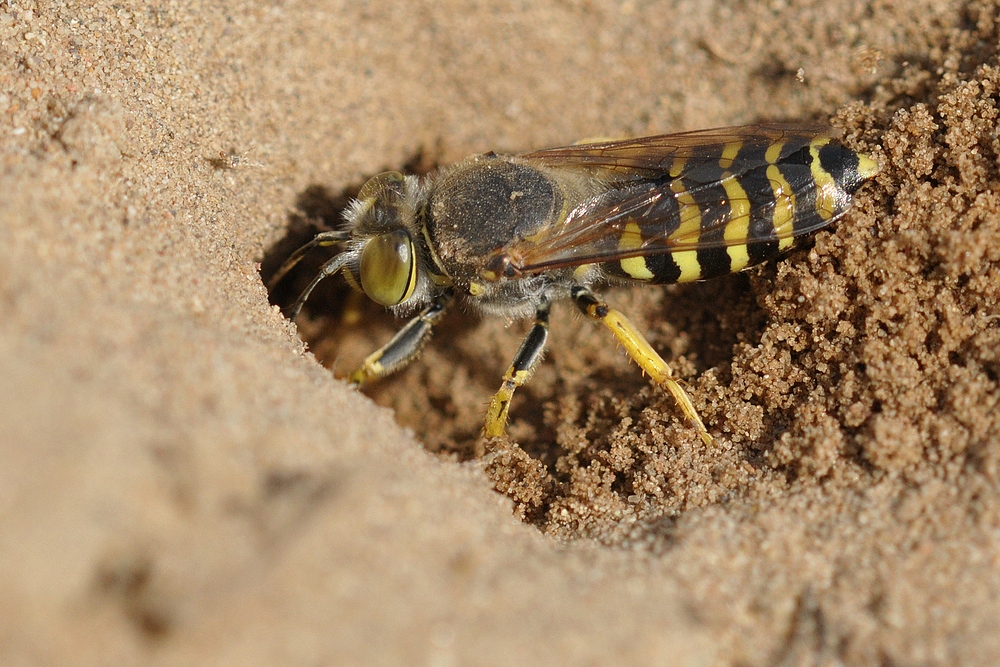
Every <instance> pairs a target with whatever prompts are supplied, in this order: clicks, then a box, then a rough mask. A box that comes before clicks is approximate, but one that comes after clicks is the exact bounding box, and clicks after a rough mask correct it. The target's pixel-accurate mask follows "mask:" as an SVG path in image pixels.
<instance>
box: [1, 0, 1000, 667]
mask: <svg viewBox="0 0 1000 667" xmlns="http://www.w3.org/2000/svg"><path fill="white" fill-rule="evenodd" d="M998 14H1000V3H997V2H995V1H988V0H973V1H967V2H959V1H948V0H940V1H938V0H910V1H908V2H878V1H868V2H863V1H860V0H831V1H829V2H822V3H817V2H811V1H809V0H781V1H773V2H763V1H762V2H735V3H725V2H705V1H702V0H697V1H696V0H676V1H674V2H641V1H636V2H633V1H626V2H601V1H597V0H595V1H593V2H588V1H576V0H564V1H561V2H557V1H553V2H522V3H501V2H495V3H490V2H452V1H444V2H412V3H389V2H386V3H381V2H371V3H369V2H334V1H332V0H331V1H320V0H314V1H306V0H288V1H285V2H180V1H177V0H162V1H160V0H156V1H154V2H149V3H137V2H130V1H126V0H121V1H119V2H114V3H112V2H105V1H103V0H98V1H96V2H83V3H75V2H19V1H15V0H11V1H10V2H6V3H4V4H3V5H2V6H0V160H2V163H0V662H2V663H3V664H5V665H18V664H24V665H29V664H53V665H56V664H59V665H66V664H77V665H107V664H162V665H182V664H183V665H189V664H199V665H215V664H218V665H223V664H225V665H231V664H243V665H283V664H289V665H301V664H316V665H325V664H329V665H340V664H343V665H361V664H428V665H477V664H483V665H501V664H521V665H535V664H538V665H541V664H631V665H835V664H852V665H946V664H963V665H990V664H997V663H998V662H1000V490H998V486H997V483H998V477H1000V417H998V416H997V403H998V398H1000V388H998V381H1000V355H998V349H1000V327H998V322H1000V305H998V303H1000V158H998V155H1000V139H998V135H997V124H998V101H1000V69H998V65H1000V62H998V34H1000V33H998ZM792 118H803V119H810V120H823V121H826V120H829V119H833V120H834V122H835V124H837V125H838V126H840V127H842V128H844V129H845V137H846V140H847V141H848V142H849V143H850V144H851V145H852V146H854V147H856V148H858V149H861V150H865V151H866V152H868V153H869V154H870V155H872V156H873V157H875V158H877V159H878V160H879V161H880V162H881V163H882V164H883V167H884V168H883V172H882V174H881V175H880V176H879V177H878V179H877V180H876V182H874V183H872V184H870V185H868V186H866V187H865V188H864V189H863V190H862V191H861V192H860V193H859V195H858V198H857V206H856V210H855V212H854V213H853V214H852V215H851V216H850V217H849V218H848V219H846V220H845V221H843V222H842V223H840V224H839V225H838V226H837V228H836V229H835V230H833V231H832V232H824V233H822V234H820V235H819V237H818V238H817V240H816V242H815V245H814V246H813V247H812V248H807V249H806V250H802V251H798V252H796V253H793V254H792V255H790V256H789V257H787V258H786V259H784V260H783V261H782V262H780V263H778V264H773V265H770V266H768V267H764V268H761V269H755V270H753V271H751V272H749V273H748V274H746V275H741V276H733V277H731V278H725V279H721V280H720V281H714V282H712V283H706V284H704V285H694V286H690V287H686V288H647V289H634V290H627V289H616V290H614V291H613V292H612V293H611V294H610V296H609V298H613V299H614V303H615V305H617V306H618V307H619V308H621V309H622V310H624V311H625V312H627V313H629V314H630V315H631V316H633V317H634V318H635V320H636V322H637V323H638V324H639V325H640V327H641V328H643V330H644V331H647V332H649V335H650V338H651V340H652V342H653V343H654V344H655V345H656V346H657V347H658V348H659V349H661V350H664V352H665V354H667V356H668V358H669V359H670V360H671V362H672V363H673V364H674V366H675V367H676V368H677V369H678V371H679V372H680V373H681V374H682V375H683V376H684V377H686V378H687V379H688V382H689V383H690V385H691V387H692V393H693V394H694V396H695V400H696V403H697V404H698V407H699V410H700V411H701V414H702V415H703V416H704V418H705V420H706V422H707V423H708V426H709V428H710V430H712V432H713V433H715V434H716V437H717V439H718V444H717V447H716V448H714V449H713V450H706V449H705V448H704V447H703V446H702V445H700V443H699V441H698V439H697V437H696V436H695V435H694V434H693V433H692V432H691V430H690V429H689V428H687V426H686V425H685V424H684V422H683V420H680V419H678V414H677V412H676V409H675V408H674V407H673V405H672V403H671V402H670V401H669V399H668V398H665V397H664V396H663V394H662V392H659V391H657V390H654V389H653V388H651V387H649V386H648V383H647V382H646V381H645V380H643V379H642V378H641V376H640V374H639V373H638V371H637V370H636V369H635V368H630V367H629V364H628V362H627V361H626V360H625V359H624V358H623V357H622V355H621V353H620V352H617V351H615V349H614V346H613V345H612V344H611V343H610V341H609V340H607V339H606V337H605V335H604V333H603V332H601V331H598V330H597V329H596V328H595V327H593V325H591V324H590V323H588V322H584V321H582V320H581V318H579V317H575V316H573V314H572V313H571V312H570V309H569V308H563V309H561V310H559V311H557V312H556V313H555V315H554V319H553V336H552V348H551V352H550V354H549V356H548V359H547V360H546V362H545V364H544V365H543V368H542V369H541V370H540V371H539V373H538V376H537V377H536V378H535V380H534V381H533V383H532V385H531V388H530V389H526V390H525V391H524V392H523V395H520V394H519V398H518V400H516V401H515V405H514V408H513V414H512V424H511V431H510V433H511V440H510V441H507V442H504V443H501V444H500V445H498V446H497V447H495V448H493V449H491V451H490V453H489V455H488V456H487V457H485V458H483V457H482V456H481V454H482V453H483V452H484V445H483V443H481V442H479V441H478V439H477V437H476V429H477V428H478V425H479V424H480V423H481V422H480V421H479V420H481V418H482V414H483V411H484V408H485V404H486V402H487V401H488V399H489V396H490V394H491V392H492V391H494V390H495V389H496V387H497V386H498V382H499V377H500V375H501V374H502V372H503V369H504V368H505V367H506V365H507V363H508V361H509V359H510V357H511V355H512V354H513V352H514V351H515V350H516V348H517V344H518V339H519V337H520V335H521V334H522V333H523V331H524V328H523V326H521V325H518V324H515V325H512V326H509V327H508V326H506V325H505V323H504V322H502V321H486V322H478V321H476V320H474V319H472V318H469V317H463V316H458V317H456V318H455V319H454V320H453V323H452V324H449V325H448V326H446V327H444V328H443V331H442V332H441V333H440V335H439V336H438V337H437V339H435V341H434V342H433V343H432V344H431V346H430V347H429V348H428V350H427V351H426V353H425V354H424V356H423V358H422V359H421V360H420V361H419V362H418V363H417V364H416V365H415V366H414V368H412V369H410V370H409V371H408V372H407V373H405V374H403V375H402V376H401V377H400V378H399V380H398V381H397V382H394V383H386V384H384V385H380V386H379V387H375V388H373V389H372V391H371V392H370V396H366V395H364V394H361V393H358V392H355V391H352V390H350V389H348V387H347V386H346V385H345V384H344V383H342V382H340V381H338V380H336V379H334V377H333V375H332V374H331V372H330V371H329V370H327V369H326V368H324V367H323V366H322V365H320V363H318V361H317V358H316V357H314V356H313V354H312V353H311V352H308V351H307V350H306V346H305V344H304V343H302V342H301V341H300V339H299V338H298V333H297V329H296V327H295V325H293V324H291V323H289V322H288V321H287V320H285V319H284V318H283V317H282V315H281V312H280V310H279V308H278V307H277V306H273V305H271V304H270V303H269V301H268V294H267V292H266V290H265V288H264V286H263V283H262V281H261V277H260V263H261V262H262V261H263V262H264V264H265V266H266V265H267V261H268V260H269V259H270V258H272V257H273V256H274V254H275V253H277V252H278V250H276V248H278V247H279V246H280V242H281V241H282V239H286V237H287V235H288V234H289V230H290V229H291V230H293V231H294V230H296V229H298V230H299V232H300V233H301V230H302V229H303V228H308V227H309V225H310V224H316V225H323V224H326V225H331V224H336V223H337V220H336V217H335V209H336V207H337V204H338V201H339V199H338V197H339V196H340V195H341V194H342V193H343V192H345V191H349V189H350V188H351V187H357V185H358V184H359V183H361V182H363V180H364V179H365V178H366V177H367V176H370V175H372V174H374V173H377V172H378V171H381V170H383V169H385V168H395V169H398V168H402V167H403V166H404V165H407V164H410V165H411V166H412V165H417V166H418V167H419V166H421V165H423V166H426V165H433V164H436V163H447V162H451V161H454V160H457V159H460V158H462V157H464V156H466V155H469V154H472V153H476V152H482V151H487V150H495V151H521V150H529V149H533V148H541V147H545V146H550V145H559V144H566V143H571V142H573V141H576V140H578V139H580V138H583V137H593V136H630V135H641V134H653V133H660V132H671V131H680V130H686V129H696V128H701V127H709V126H718V125H727V124H739V123H748V122H753V121H756V120H766V119H792ZM276 244H278V245H276ZM326 294H327V295H328V296H327V301H326V302H325V303H326V306H325V308H326V310H324V305H323V304H324V299H323V298H318V299H317V300H316V303H315V304H313V307H312V309H311V310H310V311H309V312H307V313H306V314H305V315H304V316H303V318H302V319H301V320H300V322H299V325H300V326H301V328H302V331H303V333H304V335H305V337H306V338H307V339H308V340H309V341H310V342H311V344H312V346H313V347H312V349H314V350H315V351H316V354H317V355H318V356H319V357H321V358H322V360H323V361H324V362H325V363H326V364H327V365H330V366H333V367H334V368H336V369H337V370H338V372H342V371H343V370H344V369H345V368H347V367H349V366H350V365H351V364H353V363H356V362H357V361H358V360H359V359H360V358H362V357H363V356H364V354H365V353H366V352H367V351H369V350H370V349H372V347H374V346H376V345H378V344H379V343H381V342H384V341H385V340H386V339H387V338H388V336H389V335H391V331H392V327H393V326H395V324H394V323H393V322H392V320H391V318H389V317H388V316H386V315H384V314H381V313H379V312H378V310H377V309H375V308H372V307H368V306H364V305H362V306H359V307H360V308H361V311H362V315H364V318H365V319H364V320H363V323H358V324H354V325H352V326H346V325H345V324H344V323H343V319H344V318H343V316H342V315H343V313H342V306H340V305H338V303H336V300H337V297H338V296H339V297H341V301H343V298H346V297H345V296H344V292H343V289H342V288H338V287H336V286H333V287H330V288H329V289H328V291H327V292H326ZM330 295H332V299H333V300H332V301H331V300H330V298H331V297H330ZM275 296H277V295H275ZM364 322H367V324H365V323H364ZM371 398H374V399H375V401H376V402H373V401H372V400H371ZM377 404H378V405H377ZM380 406H382V407H380ZM385 406H388V407H389V408H392V409H386V407H385Z"/></svg>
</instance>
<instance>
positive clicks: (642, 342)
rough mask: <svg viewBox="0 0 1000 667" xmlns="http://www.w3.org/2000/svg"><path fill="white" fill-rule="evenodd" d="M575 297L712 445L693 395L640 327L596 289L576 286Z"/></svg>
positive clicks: (584, 309) (580, 306)
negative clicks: (597, 295)
mask: <svg viewBox="0 0 1000 667" xmlns="http://www.w3.org/2000/svg"><path fill="white" fill-rule="evenodd" d="M573 298H574V299H575V300H576V304H577V306H579V308H580V310H582V311H583V312H584V314H585V315H587V317H589V318H591V319H593V320H598V321H600V322H602V323H604V325H605V326H606V327H608V329H610V330H611V333H613V334H614V335H615V338H617V339H618V342H619V343H621V346H622V347H624V348H625V351H626V352H628V356H630V357H631V358H632V360H633V361H635V363H637V364H639V368H641V369H642V370H643V372H645V373H646V374H647V375H649V377H651V378H652V379H653V381H654V382H656V383H657V384H659V385H661V386H663V387H664V388H666V390H667V391H669V392H670V394H671V395H672V396H673V397H674V400H676V401H677V404H678V405H679V406H680V408H681V411H682V412H683V413H684V415H685V416H686V417H687V418H688V419H689V420H690V421H691V422H693V423H694V425H695V427H696V428H697V429H698V435H700V436H701V439H702V442H704V443H705V444H706V445H711V444H712V443H713V440H712V436H711V435H709V433H708V429H706V428H705V424H704V423H703V422H702V421H701V417H699V416H698V412H697V410H695V409H694V404H693V403H691V398H690V397H689V396H688V395H687V392H685V391H684V388H683V387H681V386H680V384H678V383H677V381H676V380H675V379H674V374H673V371H671V370H670V366H668V365H667V362H665V361H664V360H663V357H661V356H660V355H659V354H658V353H657V351H656V350H654V349H653V346H652V345H650V344H649V341H647V340H646V338H645V337H644V336H643V335H642V334H641V333H639V330H638V329H636V328H635V326H633V325H632V323H631V322H629V321H628V319H627V318H626V317H625V316H624V315H623V314H622V313H620V312H618V311H617V310H615V309H614V308H610V307H608V304H606V303H604V302H603V301H601V300H600V299H598V298H597V297H596V296H595V295H594V294H593V292H591V291H590V290H588V289H586V288H582V287H578V288H575V289H574V290H573Z"/></svg>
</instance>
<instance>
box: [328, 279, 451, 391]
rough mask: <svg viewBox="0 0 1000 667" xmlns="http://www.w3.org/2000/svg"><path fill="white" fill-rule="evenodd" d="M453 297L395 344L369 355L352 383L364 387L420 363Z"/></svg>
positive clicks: (438, 302)
mask: <svg viewBox="0 0 1000 667" xmlns="http://www.w3.org/2000/svg"><path fill="white" fill-rule="evenodd" d="M451 296H452V295H451V292H446V293H444V294H442V295H440V296H438V297H437V298H436V299H434V303H432V304H431V305H429V306H427V307H426V308H424V309H423V310H422V311H421V312H420V314H419V315H417V316H416V317H414V318H413V319H412V320H410V321H409V322H407V323H406V326H404V327H403V328H402V329H400V330H399V332H398V333H397V334H396V335H395V336H393V337H392V340H390V341H389V342H388V343H386V344H385V345H383V346H382V347H380V348H379V349H378V350H376V351H375V352H373V353H372V354H370V355H368V358H367V359H365V361H364V363H363V364H361V368H359V369H358V370H356V371H354V372H353V373H351V375H350V377H349V378H348V379H349V380H350V382H352V383H353V384H356V385H358V386H361V385H363V384H364V383H366V382H368V381H369V380H375V379H378V378H381V377H385V376H386V375H389V374H391V373H395V372H396V371H398V370H401V369H403V368H404V367H406V365H407V364H409V363H410V362H411V361H413V360H414V359H416V358H417V355H418V354H420V350H421V349H422V348H423V346H424V344H425V343H426V342H427V341H428V340H430V337H431V331H432V330H433V327H434V324H435V323H436V322H437V321H438V320H440V319H441V318H442V317H443V316H444V314H445V312H446V311H447V309H448V304H449V303H451Z"/></svg>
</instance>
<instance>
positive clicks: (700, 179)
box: [499, 125, 842, 273]
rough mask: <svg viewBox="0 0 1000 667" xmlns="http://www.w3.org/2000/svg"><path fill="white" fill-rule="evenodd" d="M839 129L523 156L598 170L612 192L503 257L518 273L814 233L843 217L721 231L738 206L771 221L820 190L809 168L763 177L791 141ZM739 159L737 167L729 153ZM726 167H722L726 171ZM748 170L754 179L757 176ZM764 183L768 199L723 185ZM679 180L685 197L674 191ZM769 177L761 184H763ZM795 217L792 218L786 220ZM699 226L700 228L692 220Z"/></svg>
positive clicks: (690, 135) (756, 130)
mask: <svg viewBox="0 0 1000 667" xmlns="http://www.w3.org/2000/svg"><path fill="white" fill-rule="evenodd" d="M832 133H833V130H832V128H828V127H822V126H811V125H749V126H741V127H730V128H720V129H714V130H701V131H697V132H684V133H681V134H670V135H662V136H656V137H644V138H640V139H634V140H626V141H613V142H602V143H593V144H583V145H578V146H567V147H564V148H553V149H548V150H542V151H536V152H534V153H527V154H525V155H524V156H523V157H526V158H530V159H532V160H538V161H541V162H542V163H543V164H546V165H548V166H552V167H561V168H571V169H582V170H588V171H593V172H595V173H597V174H600V175H601V176H603V177H604V180H606V181H610V182H611V184H612V185H611V187H610V189H609V190H608V191H607V192H605V193H602V194H600V195H598V196H596V197H594V198H592V199H590V200H588V201H586V202H584V203H583V204H581V205H580V206H578V207H577V208H576V209H574V210H573V211H571V212H570V214H569V215H568V216H567V218H566V220H565V221H564V222H563V223H562V224H560V225H556V226H553V227H551V228H550V229H548V230H546V232H543V234H541V235H539V236H535V237H532V239H530V240H527V239H523V240H517V241H514V242H512V243H510V244H508V245H507V246H505V247H504V248H503V249H501V251H500V253H499V254H501V255H502V256H504V257H505V259H506V263H507V264H509V265H511V266H512V267H513V268H515V269H516V270H517V272H520V273H538V272H541V271H545V270H548V269H553V268H561V267H567V266H578V265H581V264H591V263H597V262H607V261H616V260H620V259H626V258H629V257H637V256H649V255H655V254H662V253H673V252H681V251H685V250H701V249H707V248H717V247H727V246H731V245H736V244H744V243H755V242H760V241H774V240H777V239H778V238H779V236H780V237H782V238H785V237H798V236H803V235H807V234H809V233H811V232H813V231H816V230H817V229H820V228H822V227H824V226H826V225H828V224H830V223H831V222H832V221H833V220H834V219H835V218H836V217H839V215H840V213H842V212H840V213H838V214H837V216H834V217H832V218H828V219H823V218H820V217H819V216H815V218H808V219H805V220H801V219H799V220H795V224H794V227H793V225H792V221H791V220H790V219H789V221H788V226H787V229H779V230H775V228H774V226H773V225H749V228H748V230H747V234H746V236H745V237H742V238H737V239H732V238H726V236H725V234H724V233H723V232H724V230H725V227H726V226H727V225H728V224H729V222H730V219H731V212H732V211H733V210H734V208H735V207H734V205H735V206H736V207H739V208H740V210H742V211H743V212H744V214H745V215H748V218H749V219H750V220H771V219H772V218H773V217H774V213H775V209H776V208H777V207H781V206H788V204H789V202H791V201H797V200H801V199H803V198H809V197H810V196H814V195H815V189H816V187H817V186H816V183H815V181H814V180H813V179H812V178H811V177H810V176H809V173H808V169H807V168H803V169H800V170H798V172H799V173H798V174H797V175H795V174H794V173H793V175H792V177H791V178H787V179H784V180H783V182H781V181H779V182H772V181H769V180H766V177H765V176H764V174H765V172H766V169H767V167H768V166H769V164H770V163H769V162H768V160H767V159H766V157H765V155H766V152H767V150H768V149H769V148H771V147H773V146H775V145H776V144H779V143H782V142H784V145H787V146H790V147H791V148H792V149H795V148H796V147H799V148H801V147H804V146H806V145H807V144H808V143H809V141H811V140H812V139H814V138H816V137H818V136H831V135H832ZM735 146H738V152H735V151H734V152H735V157H734V158H733V159H732V161H731V162H726V158H724V157H723V156H724V155H725V154H726V151H727V150H730V151H733V150H734V149H733V147H735ZM722 165H724V166H722ZM751 172H753V173H752V174H751ZM748 175H752V176H754V177H755V178H754V179H753V180H755V181H756V182H757V183H758V184H761V183H764V184H766V185H764V186H760V185H759V187H767V188H769V191H768V193H767V196H754V192H752V191H748V190H745V192H746V194H747V196H745V197H742V198H740V197H736V198H734V197H732V196H730V195H728V194H725V195H720V194H719V193H720V192H725V188H722V187H719V186H724V184H725V181H726V180H728V179H736V180H737V181H743V182H750V181H751V179H750V178H749V177H748ZM678 179H682V180H683V182H684V184H685V188H684V193H685V195H684V197H678V196H677V195H676V193H675V191H674V188H673V184H674V182H675V181H678ZM762 179H764V180H762ZM790 216H791V211H790V210H789V211H788V212H787V215H786V217H790ZM692 220H696V221H697V222H696V223H691V221H692ZM629 225H635V227H633V228H632V229H634V230H635V231H636V232H637V233H638V234H639V236H638V237H633V240H635V239H636V238H637V239H640V240H639V242H633V243H627V244H623V243H622V238H623V234H624V233H625V232H626V231H627V229H628V228H629Z"/></svg>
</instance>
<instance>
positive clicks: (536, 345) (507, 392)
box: [483, 303, 549, 438]
mask: <svg viewBox="0 0 1000 667" xmlns="http://www.w3.org/2000/svg"><path fill="white" fill-rule="evenodd" d="M548 337H549V304H548V303H543V304H542V305H541V306H539V307H538V310H537V311H536V313H535V324H534V326H532V327H531V330H530V331H528V335H527V336H525V337H524V341H523V342H522V343H521V347H520V349H519V350H518V351H517V354H516V355H514V361H512V362H511V364H510V368H508V369H507V372H506V373H504V376H503V384H502V385H500V391H498V392H497V393H496V395H495V396H494V397H493V400H492V401H491V402H490V410H489V412H487V413H486V423H485V424H484V425H483V435H484V436H486V437H487V438H499V437H500V436H502V435H503V434H504V430H505V429H506V426H507V412H508V411H509V410H510V401H511V399H512V398H514V390H516V389H517V388H518V387H520V386H521V385H523V384H524V383H525V382H527V381H528V378H529V377H531V374H532V372H534V370H535V366H537V365H538V362H539V361H541V360H542V354H543V353H544V352H545V341H546V340H547V339H548Z"/></svg>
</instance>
